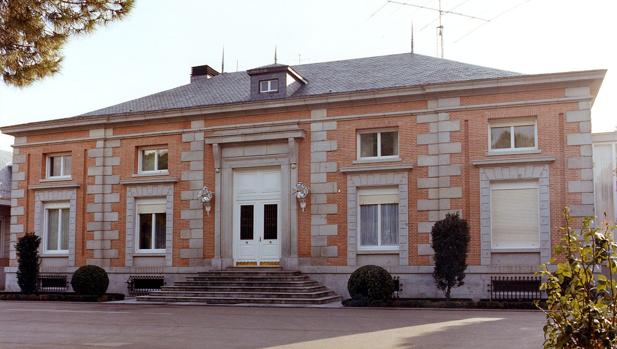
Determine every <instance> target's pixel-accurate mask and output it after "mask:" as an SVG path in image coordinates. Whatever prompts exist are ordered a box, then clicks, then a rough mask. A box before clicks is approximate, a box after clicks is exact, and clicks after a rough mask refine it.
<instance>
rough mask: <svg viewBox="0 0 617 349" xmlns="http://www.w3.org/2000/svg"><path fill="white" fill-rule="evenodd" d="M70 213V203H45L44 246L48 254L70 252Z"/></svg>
mask: <svg viewBox="0 0 617 349" xmlns="http://www.w3.org/2000/svg"><path fill="white" fill-rule="evenodd" d="M69 213H70V206H69V204H68V203H53V204H48V205H45V211H44V216H45V217H44V219H45V221H44V227H43V229H44V230H43V246H44V252H45V253H48V254H67V253H69Z"/></svg>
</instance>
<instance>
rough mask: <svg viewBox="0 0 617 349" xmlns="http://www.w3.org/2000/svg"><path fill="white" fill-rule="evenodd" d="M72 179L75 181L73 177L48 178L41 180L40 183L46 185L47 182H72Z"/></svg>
mask: <svg viewBox="0 0 617 349" xmlns="http://www.w3.org/2000/svg"><path fill="white" fill-rule="evenodd" d="M72 179H73V177H71V176H62V177H46V178H43V179H41V180H40V181H39V182H41V183H45V182H63V181H70V180H72Z"/></svg>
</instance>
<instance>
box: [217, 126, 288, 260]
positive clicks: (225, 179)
mask: <svg viewBox="0 0 617 349" xmlns="http://www.w3.org/2000/svg"><path fill="white" fill-rule="evenodd" d="M260 144H263V145H265V146H266V148H267V149H270V144H276V145H277V147H278V149H279V150H278V151H276V152H275V151H273V152H272V153H271V154H264V155H259V156H237V155H233V156H232V154H231V153H236V152H238V151H239V150H242V148H243V147H246V148H245V149H249V147H254V146H255V143H251V142H247V143H241V144H237V143H235V144H224V145H222V144H216V143H213V144H212V150H213V155H214V163H215V188H214V190H215V197H217V198H218V199H216V201H217V202H216V203H215V205H214V206H215V207H214V220H215V235H214V248H215V251H214V258H212V266H213V267H215V268H221V269H222V268H226V267H231V266H233V264H234V263H233V234H232V232H233V190H231V188H232V187H233V171H234V169H246V168H259V167H274V166H279V167H280V169H281V197H280V200H281V204H280V206H281V212H280V214H281V218H280V223H281V224H280V232H281V235H280V239H281V260H280V265H281V267H283V268H297V266H298V244H297V242H298V238H297V235H298V233H297V202H296V200H295V199H293V196H292V190H293V186H294V185H295V183H297V182H298V168H297V163H296V159H297V153H298V149H297V143H296V140H295V138H289V139H285V143H281V142H280V140H279V141H278V142H277V143H273V141H272V142H268V143H260ZM228 146H229V147H230V148H231V147H233V148H234V149H233V150H234V151H233V152H228V153H227V152H225V149H226V147H228ZM281 146H283V148H284V150H285V152H281V151H280V149H281ZM277 147H272V149H276V148H277ZM268 151H269V150H268ZM225 153H226V154H227V155H224V154H225Z"/></svg>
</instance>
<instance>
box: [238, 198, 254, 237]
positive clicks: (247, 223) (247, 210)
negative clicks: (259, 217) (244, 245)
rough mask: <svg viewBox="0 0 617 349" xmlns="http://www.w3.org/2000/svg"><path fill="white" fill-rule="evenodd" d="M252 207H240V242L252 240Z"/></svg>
mask: <svg viewBox="0 0 617 349" xmlns="http://www.w3.org/2000/svg"><path fill="white" fill-rule="evenodd" d="M253 215H254V206H253V205H240V240H253V236H254V230H253V226H254V224H253V222H254V221H253Z"/></svg>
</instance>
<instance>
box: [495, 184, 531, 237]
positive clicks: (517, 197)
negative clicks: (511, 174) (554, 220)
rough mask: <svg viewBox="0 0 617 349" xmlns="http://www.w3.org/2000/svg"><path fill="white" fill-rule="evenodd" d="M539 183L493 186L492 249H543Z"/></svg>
mask: <svg viewBox="0 0 617 349" xmlns="http://www.w3.org/2000/svg"><path fill="white" fill-rule="evenodd" d="M538 191H539V190H538V182H537V181H525V182H497V183H491V241H492V247H493V249H517V248H539V247H540V213H539V212H540V205H539V198H538Z"/></svg>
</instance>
